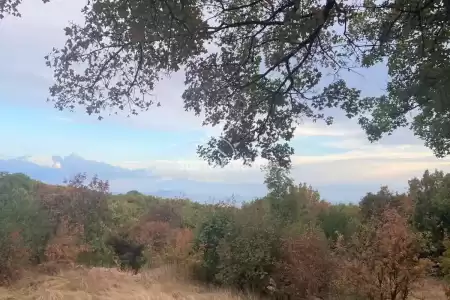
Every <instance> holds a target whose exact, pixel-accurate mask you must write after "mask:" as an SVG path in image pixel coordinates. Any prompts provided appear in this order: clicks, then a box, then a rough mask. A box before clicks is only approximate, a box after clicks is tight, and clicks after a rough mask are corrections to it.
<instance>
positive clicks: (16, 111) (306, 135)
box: [0, 0, 450, 200]
mask: <svg viewBox="0 0 450 300" xmlns="http://www.w3.org/2000/svg"><path fill="white" fill-rule="evenodd" d="M83 4H84V0H54V1H52V2H51V3H50V4H46V5H43V4H42V3H41V1H25V3H24V4H23V5H22V6H21V8H20V9H21V11H22V15H23V17H22V18H21V19H15V18H12V17H7V18H6V19H4V20H2V21H0V134H1V136H2V141H4V142H3V143H2V145H1V147H0V156H23V155H31V156H35V157H39V158H40V159H36V161H46V160H45V159H44V158H51V156H52V155H61V156H65V155H69V154H71V153H76V154H78V155H80V156H82V157H84V158H86V159H91V160H97V161H102V162H106V163H109V164H113V165H117V166H122V167H127V168H150V169H151V170H152V171H153V172H155V173H156V174H159V175H161V176H164V177H167V178H176V179H180V178H181V179H186V178H188V179H195V180H199V181H215V182H248V183H262V178H263V177H262V174H261V172H260V171H259V168H260V166H261V165H262V164H264V162H263V161H257V162H256V164H255V166H254V167H253V168H246V167H243V166H242V165H241V164H240V163H239V162H236V163H233V164H231V165H230V166H228V167H227V168H225V169H213V168H211V167H209V166H207V164H206V163H205V162H204V161H201V160H199V159H198V157H197V156H196V153H195V149H196V145H198V144H202V143H204V142H206V141H207V138H208V137H210V136H213V135H217V134H218V133H219V132H220V131H219V130H218V129H215V128H203V127H202V126H201V122H202V120H201V118H197V117H195V116H193V114H191V113H187V112H185V111H184V109H183V105H182V100H181V94H182V92H183V88H184V86H183V80H184V77H183V74H182V73H177V74H174V75H173V76H172V77H171V78H169V79H167V80H164V81H163V82H161V83H160V84H159V85H158V86H157V87H156V89H155V95H156V97H157V98H158V101H160V102H161V103H162V105H163V107H162V108H156V107H155V108H154V109H153V110H152V111H150V112H148V113H145V114H142V115H140V116H137V117H133V118H126V117H125V116H115V117H112V118H106V119H104V120H102V121H97V120H96V119H95V117H92V118H91V117H88V116H87V115H86V114H84V113H83V112H75V113H70V112H59V111H57V110H55V109H54V108H53V107H52V105H51V104H50V103H47V102H46V101H45V100H46V97H47V89H48V86H49V85H50V84H51V73H50V70H49V69H47V68H46V67H45V64H44V59H43V57H44V56H45V55H46V54H47V53H48V52H49V51H50V50H51V48H52V47H53V46H58V45H61V44H62V43H63V42H64V41H65V39H64V34H63V30H62V28H64V26H65V25H67V23H68V21H75V22H78V21H80V20H81V18H80V14H79V13H78V11H79V8H80V7H81V6H82V5H83ZM361 73H363V74H362V75H358V74H355V73H352V74H348V75H347V77H346V78H347V79H348V80H349V82H350V83H351V84H352V85H353V86H355V87H359V88H362V89H363V92H364V93H365V94H366V95H376V94H379V93H381V92H382V90H383V88H384V87H385V84H386V82H387V75H386V72H385V69H384V68H383V67H382V66H379V67H377V68H373V69H371V70H367V71H364V72H362V71H361ZM336 120H337V121H336V124H335V126H333V127H326V126H324V125H321V124H312V123H309V122H308V121H305V123H304V124H303V125H300V126H299V128H298V130H297V132H296V136H295V138H294V140H293V141H292V145H293V146H294V148H295V150H296V153H295V156H294V157H293V164H294V167H293V170H292V175H293V176H294V178H295V179H296V180H297V181H298V182H307V183H310V184H312V185H313V186H316V187H318V188H319V190H320V188H321V187H322V188H323V189H325V188H327V189H328V191H329V194H331V195H332V194H333V191H334V190H333V189H335V191H336V193H342V190H340V189H337V188H331V189H330V187H336V186H339V185H340V186H341V187H345V189H346V190H352V189H354V190H355V191H360V190H361V189H362V187H366V186H372V187H373V186H375V187H377V186H380V185H382V184H388V185H391V186H393V187H395V188H401V187H403V186H405V184H406V182H407V180H408V179H410V178H411V177H413V176H420V175H421V174H422V172H423V171H424V170H425V168H430V169H434V168H438V169H443V170H446V171H450V167H449V161H448V159H443V160H438V159H436V158H435V157H434V156H433V155H432V153H431V151H430V150H429V149H427V148H425V147H424V146H423V143H422V142H421V141H419V140H418V139H416V138H415V137H414V136H413V135H412V134H411V133H410V132H409V131H408V130H406V129H405V130H400V131H398V132H396V133H395V134H394V135H393V136H391V137H387V138H384V139H383V140H382V141H380V142H379V143H377V144H370V143H368V141H367V139H366V138H365V136H364V133H363V132H362V131H361V130H360V128H359V127H358V126H357V124H355V123H354V122H353V121H349V120H347V119H346V118H344V117H342V116H339V115H338V116H337V118H336ZM124 180H126V178H124ZM331 200H332V199H331Z"/></svg>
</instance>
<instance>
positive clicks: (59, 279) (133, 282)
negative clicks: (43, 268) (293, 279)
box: [0, 267, 257, 300]
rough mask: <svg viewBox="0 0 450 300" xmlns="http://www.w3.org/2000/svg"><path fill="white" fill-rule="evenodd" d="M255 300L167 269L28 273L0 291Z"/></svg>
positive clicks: (124, 299)
mask: <svg viewBox="0 0 450 300" xmlns="http://www.w3.org/2000/svg"><path fill="white" fill-rule="evenodd" d="M19 299H20V300H22V299H24V300H27V299H29V300H59V299H64V300H66V299H67V300H70V299H73V300H75V299H77V300H84V299H86V300H87V299H89V300H110V299H114V300H131V299H133V300H174V299H192V300H194V299H195V300H197V299H198V300H202V299H204V300H206V299H217V300H244V299H245V300H254V299H257V298H255V297H252V296H246V295H241V294H237V293H233V292H232V291H228V290H219V289H216V288H208V287H205V286H202V285H198V284H195V283H192V282H188V281H186V280H183V279H182V278H180V276H179V275H177V274H176V272H175V271H174V269H173V268H169V267H165V268H159V269H155V270H151V271H148V272H144V273H141V274H138V275H131V274H129V273H124V272H120V271H118V270H115V269H106V268H92V269H87V268H81V267H78V268H74V269H68V270H62V271H60V272H59V273H58V274H56V275H44V274H39V273H36V272H28V273H27V274H25V276H24V278H23V279H22V280H20V281H19V282H17V283H16V284H14V285H12V286H11V287H9V288H0V300H19Z"/></svg>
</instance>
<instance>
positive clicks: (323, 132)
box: [294, 122, 361, 137]
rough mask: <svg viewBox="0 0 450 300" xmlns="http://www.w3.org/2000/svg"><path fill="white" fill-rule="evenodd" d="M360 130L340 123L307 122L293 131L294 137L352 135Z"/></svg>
mask: <svg viewBox="0 0 450 300" xmlns="http://www.w3.org/2000/svg"><path fill="white" fill-rule="evenodd" d="M360 132H361V130H358V128H355V127H354V126H353V127H352V128H349V127H347V128H346V127H343V126H340V125H331V126H328V125H326V124H319V123H313V122H308V123H305V124H302V125H299V126H298V127H297V128H296V129H295V131H294V137H309V136H328V137H344V136H354V135H357V134H358V133H360Z"/></svg>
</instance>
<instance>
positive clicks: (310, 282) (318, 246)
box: [273, 229, 334, 299]
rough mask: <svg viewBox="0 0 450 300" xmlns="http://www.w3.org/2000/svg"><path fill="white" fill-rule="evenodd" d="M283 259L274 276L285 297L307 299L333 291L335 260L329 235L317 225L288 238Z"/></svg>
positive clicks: (283, 251) (278, 264) (284, 242)
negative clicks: (331, 252)
mask: <svg viewBox="0 0 450 300" xmlns="http://www.w3.org/2000/svg"><path fill="white" fill-rule="evenodd" d="M281 249H282V250H281V251H282V256H281V257H282V260H281V261H280V262H278V263H277V265H276V270H275V272H274V275H273V279H274V280H275V283H276V285H277V287H276V288H277V290H278V291H279V292H281V294H282V295H283V296H285V297H293V298H294V299H307V298H309V297H323V296H325V295H327V294H328V293H329V290H330V284H331V282H332V277H333V270H334V263H333V260H332V259H331V256H330V251H329V249H328V245H327V242H326V239H325V237H322V235H321V234H320V233H318V232H316V231H315V230H313V229H308V230H307V231H306V232H305V233H303V234H302V235H299V236H296V237H291V238H288V239H285V240H284V241H283V244H282V246H281Z"/></svg>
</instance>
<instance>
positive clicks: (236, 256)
mask: <svg viewBox="0 0 450 300" xmlns="http://www.w3.org/2000/svg"><path fill="white" fill-rule="evenodd" d="M271 221H272V220H271V218H270V215H269V214H268V213H266V212H265V211H262V210H261V209H260V207H258V206H253V207H252V206H249V207H247V208H244V209H242V210H241V211H239V212H238V213H237V214H236V215H235V218H234V222H233V223H231V224H230V225H229V226H228V227H227V232H226V234H225V235H224V237H223V238H222V240H221V241H220V243H219V245H218V247H217V254H218V257H219V263H218V267H217V274H216V275H215V279H216V281H217V282H218V283H221V284H226V285H231V286H236V287H238V288H240V289H245V290H252V291H257V292H264V291H265V287H266V285H267V283H268V281H269V275H270V274H271V273H272V271H273V269H274V266H275V261H276V259H277V256H278V249H279V246H280V236H279V233H278V231H277V229H276V227H275V226H274V225H273V223H272V222H271Z"/></svg>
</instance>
